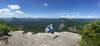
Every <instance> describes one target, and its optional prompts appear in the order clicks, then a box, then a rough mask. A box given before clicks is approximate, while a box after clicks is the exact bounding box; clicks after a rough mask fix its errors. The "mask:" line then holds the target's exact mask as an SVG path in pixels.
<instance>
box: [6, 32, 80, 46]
mask: <svg viewBox="0 0 100 46" xmlns="http://www.w3.org/2000/svg"><path fill="white" fill-rule="evenodd" d="M80 40H81V36H80V35H79V34H76V33H70V32H60V33H57V32H55V33H54V34H50V33H38V34H34V35H32V34H22V33H19V32H13V36H12V37H9V38H8V44H7V45H6V46H79V42H80Z"/></svg>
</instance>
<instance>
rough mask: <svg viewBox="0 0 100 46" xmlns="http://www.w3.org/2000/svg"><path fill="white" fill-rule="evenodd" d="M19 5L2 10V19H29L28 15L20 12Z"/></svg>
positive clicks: (0, 13) (0, 12) (0, 14)
mask: <svg viewBox="0 0 100 46" xmlns="http://www.w3.org/2000/svg"><path fill="white" fill-rule="evenodd" d="M20 8H21V7H20V6H19V5H8V7H5V8H2V9H0V18H1V17H3V18H11V17H17V18H23V17H29V15H28V14H27V13H24V12H23V11H21V10H20Z"/></svg>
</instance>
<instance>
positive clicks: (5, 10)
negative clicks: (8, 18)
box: [0, 8, 10, 13]
mask: <svg viewBox="0 0 100 46" xmlns="http://www.w3.org/2000/svg"><path fill="white" fill-rule="evenodd" d="M7 12H10V9H7V8H4V9H0V13H7Z"/></svg>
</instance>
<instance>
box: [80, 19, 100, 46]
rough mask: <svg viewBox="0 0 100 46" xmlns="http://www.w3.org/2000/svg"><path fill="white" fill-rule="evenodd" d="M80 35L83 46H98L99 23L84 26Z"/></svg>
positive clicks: (99, 40) (99, 45) (99, 38)
mask: <svg viewBox="0 0 100 46" xmlns="http://www.w3.org/2000/svg"><path fill="white" fill-rule="evenodd" d="M81 33H82V40H83V41H84V43H85V45H84V46H100V21H95V22H92V23H89V24H87V25H85V26H84V28H83V30H82V32H81ZM84 43H83V44H84ZM83 44H82V46H83Z"/></svg>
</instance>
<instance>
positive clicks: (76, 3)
mask: <svg viewBox="0 0 100 46" xmlns="http://www.w3.org/2000/svg"><path fill="white" fill-rule="evenodd" d="M99 12H100V1H99V0H0V17H6V18H7V17H8V18H9V17H19V18H20V17H22V18H23V17H24V18H25V17H31V18H61V17H62V18H100V13H99Z"/></svg>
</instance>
